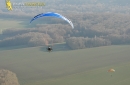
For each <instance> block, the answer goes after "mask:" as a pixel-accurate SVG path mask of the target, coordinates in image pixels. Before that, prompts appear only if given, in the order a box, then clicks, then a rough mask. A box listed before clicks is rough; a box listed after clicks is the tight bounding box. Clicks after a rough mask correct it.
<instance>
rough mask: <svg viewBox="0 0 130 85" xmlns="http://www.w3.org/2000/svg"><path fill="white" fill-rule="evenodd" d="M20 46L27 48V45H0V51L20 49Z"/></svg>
mask: <svg viewBox="0 0 130 85" xmlns="http://www.w3.org/2000/svg"><path fill="white" fill-rule="evenodd" d="M21 48H28V47H27V46H10V47H1V48H0V51H3V50H14V49H21Z"/></svg>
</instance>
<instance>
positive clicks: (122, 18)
mask: <svg viewBox="0 0 130 85" xmlns="http://www.w3.org/2000/svg"><path fill="white" fill-rule="evenodd" d="M45 2H46V4H48V5H47V6H45V7H42V8H38V9H37V8H26V10H24V9H22V10H21V9H20V8H19V9H18V10H15V11H13V12H8V11H6V10H7V9H5V8H3V9H1V11H0V18H2V19H10V20H12V19H15V20H22V21H23V23H21V24H26V23H27V21H28V22H29V20H30V19H31V18H32V17H33V16H34V15H36V14H38V13H41V12H46V11H52V10H53V11H55V12H58V13H61V14H63V15H64V16H66V17H67V18H69V19H70V20H71V21H72V22H73V24H74V27H75V28H74V29H71V26H70V25H69V24H68V23H66V22H64V21H63V20H60V19H56V18H43V19H39V20H37V21H36V22H34V23H33V25H32V26H29V27H25V28H24V29H19V28H11V29H6V30H3V31H2V34H1V35H0V47H8V46H20V45H25V46H45V45H48V44H55V43H63V42H65V43H66V45H67V46H69V47H70V48H71V49H82V48H90V47H99V46H108V45H123V44H130V15H129V14H130V10H129V5H127V4H126V5H123V4H122V5H119V4H121V1H119V2H120V3H119V4H118V3H117V0H111V2H107V1H105V0H104V1H103V0H92V1H88V0H86V1H85V2H84V0H81V1H80V2H81V3H78V1H73V0H66V1H63V0H58V1H57V2H55V1H54V0H52V2H53V3H51V2H50V1H48V0H45ZM72 2H74V3H72ZM83 2H84V3H83ZM112 2H113V4H110V3H112ZM124 2H127V0H125V1H124ZM49 3H50V4H49ZM56 4H59V6H60V8H59V7H58V6H57V5H56ZM1 6H2V5H1ZM68 8H69V9H68ZM30 9H31V10H30Z"/></svg>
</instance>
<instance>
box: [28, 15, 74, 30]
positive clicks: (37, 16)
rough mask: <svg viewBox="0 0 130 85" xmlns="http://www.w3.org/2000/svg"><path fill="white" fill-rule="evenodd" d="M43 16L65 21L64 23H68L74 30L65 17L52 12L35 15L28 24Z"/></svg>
mask: <svg viewBox="0 0 130 85" xmlns="http://www.w3.org/2000/svg"><path fill="white" fill-rule="evenodd" d="M44 16H48V17H56V18H60V19H63V20H65V21H66V22H68V23H69V24H70V25H71V27H72V29H73V28H74V25H73V23H72V22H71V21H70V20H69V19H67V18H66V17H64V16H62V15H61V14H58V13H54V12H47V13H41V14H38V15H36V16H35V17H34V18H33V19H32V20H31V21H30V23H31V22H32V21H33V20H35V19H37V18H40V17H44Z"/></svg>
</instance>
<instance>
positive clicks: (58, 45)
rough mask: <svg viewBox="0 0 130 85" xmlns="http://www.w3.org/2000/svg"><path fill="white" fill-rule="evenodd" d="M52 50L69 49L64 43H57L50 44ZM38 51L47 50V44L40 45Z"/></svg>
mask: <svg viewBox="0 0 130 85" xmlns="http://www.w3.org/2000/svg"><path fill="white" fill-rule="evenodd" d="M52 49H53V52H56V51H69V50H71V49H70V48H69V47H68V46H67V45H66V44H57V45H54V46H52ZM40 51H44V52H48V51H47V46H44V47H40Z"/></svg>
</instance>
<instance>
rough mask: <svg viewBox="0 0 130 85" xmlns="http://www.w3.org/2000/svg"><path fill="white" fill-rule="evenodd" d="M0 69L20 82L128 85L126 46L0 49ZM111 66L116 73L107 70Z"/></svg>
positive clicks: (128, 50)
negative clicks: (68, 48)
mask: <svg viewBox="0 0 130 85" xmlns="http://www.w3.org/2000/svg"><path fill="white" fill-rule="evenodd" d="M0 68H3V69H7V70H10V71H13V72H14V73H16V75H17V77H18V79H19V82H20V84H21V85H129V83H130V76H129V75H130V45H120V46H118V45H117V46H104V47H96V48H88V49H80V50H69V51H67V50H61V51H60V50H57V48H56V47H55V49H54V51H53V52H51V53H48V52H46V51H45V50H44V48H43V47H31V48H20V49H19V48H12V49H3V48H1V49H0ZM110 68H114V69H115V70H116V72H114V73H112V76H111V74H110V73H108V69H110Z"/></svg>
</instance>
